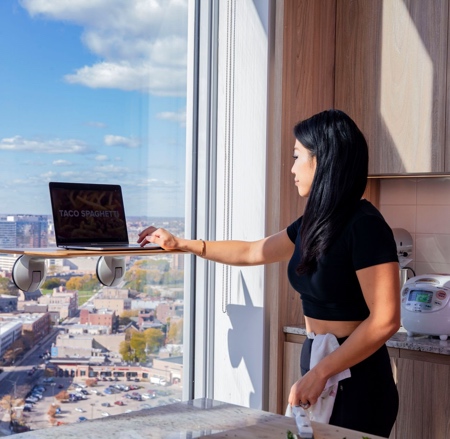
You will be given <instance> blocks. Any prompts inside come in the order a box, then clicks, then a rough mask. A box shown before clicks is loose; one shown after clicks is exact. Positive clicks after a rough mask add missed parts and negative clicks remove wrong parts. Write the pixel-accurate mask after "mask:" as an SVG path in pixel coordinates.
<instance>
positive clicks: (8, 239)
mask: <svg viewBox="0 0 450 439" xmlns="http://www.w3.org/2000/svg"><path fill="white" fill-rule="evenodd" d="M0 244H1V246H2V248H39V247H47V246H48V219H47V217H44V216H41V215H39V216H36V215H10V216H6V217H3V218H1V219H0Z"/></svg>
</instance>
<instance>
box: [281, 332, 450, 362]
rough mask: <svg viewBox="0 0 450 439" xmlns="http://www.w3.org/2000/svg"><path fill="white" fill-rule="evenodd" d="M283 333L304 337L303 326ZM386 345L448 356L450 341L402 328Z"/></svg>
mask: <svg viewBox="0 0 450 439" xmlns="http://www.w3.org/2000/svg"><path fill="white" fill-rule="evenodd" d="M284 332H285V334H297V335H306V329H305V327H304V326H285V327H284ZM386 345H387V346H388V347H390V348H397V349H407V350H410V351H422V352H430V353H433V354H441V355H450V340H445V341H443V340H440V339H439V337H432V336H430V335H414V336H408V334H407V333H406V331H405V330H404V329H402V328H400V330H399V332H397V334H395V335H394V336H392V337H391V338H390V339H389V340H388V341H387V342H386Z"/></svg>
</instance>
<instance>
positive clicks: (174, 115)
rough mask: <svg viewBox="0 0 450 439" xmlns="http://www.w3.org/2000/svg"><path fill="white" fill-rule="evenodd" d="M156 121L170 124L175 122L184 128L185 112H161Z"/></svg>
mask: <svg viewBox="0 0 450 439" xmlns="http://www.w3.org/2000/svg"><path fill="white" fill-rule="evenodd" d="M156 117H157V118H158V119H163V120H170V121H172V122H176V123H178V124H180V125H181V126H186V110H182V111H178V112H175V111H163V112H162V113H158V114H157V115H156Z"/></svg>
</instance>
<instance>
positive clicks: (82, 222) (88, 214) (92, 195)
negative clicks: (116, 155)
mask: <svg viewBox="0 0 450 439" xmlns="http://www.w3.org/2000/svg"><path fill="white" fill-rule="evenodd" d="M50 198H51V203H52V213H53V223H54V227H55V237H56V245H57V246H64V245H77V244H82V245H89V244H93V245H95V244H102V243H117V244H127V243H128V233H127V224H126V218H125V209H124V205H123V199H122V189H121V187H120V186H119V185H108V184H89V183H86V184H85V183H56V182H51V183H50Z"/></svg>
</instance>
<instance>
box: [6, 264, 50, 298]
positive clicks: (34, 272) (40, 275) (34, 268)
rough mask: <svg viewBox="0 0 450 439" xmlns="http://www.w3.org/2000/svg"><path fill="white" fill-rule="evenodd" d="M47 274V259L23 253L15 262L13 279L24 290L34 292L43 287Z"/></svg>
mask: <svg viewBox="0 0 450 439" xmlns="http://www.w3.org/2000/svg"><path fill="white" fill-rule="evenodd" d="M46 276H47V267H46V265H45V259H43V258H33V257H30V256H27V255H22V256H20V257H19V258H18V259H16V262H14V265H13V269H12V280H13V282H14V285H15V286H16V287H17V288H19V289H20V290H22V291H25V292H33V291H36V290H37V289H39V288H40V287H41V285H42V284H43V283H44V281H45V277H46Z"/></svg>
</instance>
